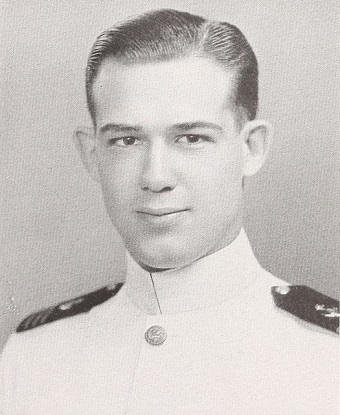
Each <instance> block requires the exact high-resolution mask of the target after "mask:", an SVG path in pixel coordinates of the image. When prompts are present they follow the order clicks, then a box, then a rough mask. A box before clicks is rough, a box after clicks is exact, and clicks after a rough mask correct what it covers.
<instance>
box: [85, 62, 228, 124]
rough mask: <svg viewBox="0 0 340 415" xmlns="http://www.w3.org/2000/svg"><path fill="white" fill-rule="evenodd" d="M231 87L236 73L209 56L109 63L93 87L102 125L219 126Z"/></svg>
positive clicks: (103, 65) (97, 114) (98, 122)
mask: <svg viewBox="0 0 340 415" xmlns="http://www.w3.org/2000/svg"><path fill="white" fill-rule="evenodd" d="M232 87H233V76H232V72H230V71H226V70H224V69H222V68H221V67H220V66H218V64H216V63H215V62H213V61H211V60H209V59H206V58H199V57H189V58H183V59H178V60H172V61H168V62H156V63H154V62H152V63H143V64H135V63H134V64H129V65H126V64H125V65H123V64H120V63H117V62H115V61H113V60H112V59H107V60H106V61H104V62H103V64H102V66H101V68H100V71H99V73H98V76H97V78H96V80H95V82H94V85H93V96H94V103H95V109H96V119H97V125H98V126H100V125H102V124H104V123H105V122H112V121H114V122H117V123H131V124H135V123H138V124H139V125H143V124H154V123H158V124H171V123H180V122H190V121H196V120H197V119H202V120H206V121H211V122H218V121H220V118H221V117H222V116H225V104H226V101H227V99H228V97H229V96H230V94H231V91H232Z"/></svg>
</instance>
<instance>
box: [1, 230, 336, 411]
mask: <svg viewBox="0 0 340 415" xmlns="http://www.w3.org/2000/svg"><path fill="white" fill-rule="evenodd" d="M152 277H153V283H154V286H153V284H152V280H151V276H150V274H148V273H147V272H146V271H144V270H142V269H141V268H140V267H139V266H138V265H137V264H136V263H135V262H134V261H133V260H132V259H131V257H130V256H128V271H127V277H126V283H125V285H124V286H123V288H122V289H121V290H120V291H119V293H118V294H117V295H116V296H115V297H113V298H111V299H110V300H108V301H106V302H105V303H103V304H101V305H99V306H97V307H94V308H93V309H92V310H91V311H90V312H88V313H83V314H79V315H77V316H74V317H70V318H66V319H63V320H59V321H56V322H53V323H50V324H46V325H44V326H41V327H38V328H35V329H32V330H28V331H25V332H23V333H17V334H14V335H12V336H11V338H10V340H9V342H8V344H7V346H6V348H5V351H4V353H3V359H2V369H1V370H2V371H1V375H2V384H1V390H0V396H1V398H0V403H1V404H0V405H1V408H2V411H3V412H1V413H2V414H5V415H66V414H67V415H78V414H79V415H94V414H100V415H109V414H110V415H123V414H128V415H156V414H157V415H159V414H162V415H170V414H171V415H174V414H176V415H177V414H183V415H203V414H204V415H222V414H223V415H229V414H230V415H247V414H251V415H268V414H273V415H335V414H338V410H339V408H338V402H337V399H338V391H337V376H338V370H337V369H338V364H337V346H338V343H337V338H336V336H335V335H333V334H332V333H329V332H326V331H325V330H321V329H318V328H316V329H315V328H314V327H313V326H312V325H307V324H306V323H301V322H300V321H299V320H297V319H296V318H294V317H293V316H291V315H290V314H289V313H286V312H284V311H281V310H279V309H278V308H276V307H275V306H274V304H273V301H272V298H271V294H270V288H271V286H273V285H283V284H285V283H284V282H283V281H281V280H278V279H277V278H275V277H273V276H272V275H271V274H269V273H268V272H266V271H264V270H263V269H262V268H261V267H260V265H259V264H258V263H257V261H256V259H255V257H254V255H253V253H252V250H251V247H250V245H249V242H248V239H247V237H246V235H245V233H244V231H242V232H241V233H240V235H239V236H238V238H237V239H236V240H235V241H234V242H233V243H231V244H230V245H228V246H227V247H225V248H224V249H222V250H220V251H218V252H216V253H214V254H212V255H210V256H208V257H205V258H203V259H201V260H199V261H197V262H195V263H194V264H192V265H190V266H188V267H186V268H184V269H179V270H172V271H166V272H163V273H158V274H153V275H152ZM155 291H156V293H157V297H158V302H159V304H158V302H157V299H156V296H155ZM160 310H161V312H162V314H160ZM153 325H158V326H161V327H162V328H163V329H164V330H165V332H166V334H167V338H166V340H165V341H164V343H163V344H161V345H157V346H155V345H151V344H149V343H148V342H147V341H146V339H145V332H146V331H147V330H148V329H149V328H150V327H151V326H153ZM1 399H2V400H1Z"/></svg>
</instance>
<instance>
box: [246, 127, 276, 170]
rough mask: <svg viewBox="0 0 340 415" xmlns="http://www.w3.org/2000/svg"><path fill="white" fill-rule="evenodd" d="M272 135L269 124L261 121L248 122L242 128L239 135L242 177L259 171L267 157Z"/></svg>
mask: <svg viewBox="0 0 340 415" xmlns="http://www.w3.org/2000/svg"><path fill="white" fill-rule="evenodd" d="M272 134H273V129H272V126H271V124H270V123H268V122H267V121H263V120H253V121H249V122H247V124H246V125H245V126H244V127H243V129H242V131H241V133H240V135H241V139H242V141H243V144H242V145H243V175H244V176H252V175H254V174H255V173H257V172H258V171H259V170H260V169H261V167H262V166H263V164H264V162H265V161H266V158H267V155H268V151H269V147H270V143H271V139H272Z"/></svg>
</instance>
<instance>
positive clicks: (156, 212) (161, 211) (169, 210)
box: [137, 207, 188, 216]
mask: <svg viewBox="0 0 340 415" xmlns="http://www.w3.org/2000/svg"><path fill="white" fill-rule="evenodd" d="M186 210H188V209H185V208H176V207H164V208H148V207H144V208H141V209H138V210H137V213H142V214H145V215H150V216H166V215H173V214H174V213H179V212H185V211H186Z"/></svg>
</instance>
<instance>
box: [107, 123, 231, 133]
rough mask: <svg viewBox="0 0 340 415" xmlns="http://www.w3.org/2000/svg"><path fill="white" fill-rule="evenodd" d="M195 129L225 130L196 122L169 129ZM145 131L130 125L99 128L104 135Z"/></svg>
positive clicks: (109, 125) (110, 124) (177, 125)
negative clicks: (107, 133)
mask: <svg viewBox="0 0 340 415" xmlns="http://www.w3.org/2000/svg"><path fill="white" fill-rule="evenodd" d="M195 128H206V129H211V130H216V131H218V132H223V128H222V127H221V126H220V125H218V124H214V123H211V122H207V121H194V122H185V123H179V124H174V125H172V126H171V127H169V128H168V130H170V131H190V130H193V129H195ZM142 130H143V128H142V127H140V126H138V125H136V126H134V125H129V124H114V123H108V124H105V125H103V126H102V127H100V128H99V131H100V132H101V133H102V134H104V133H106V132H107V131H115V132H124V133H131V132H141V131H142Z"/></svg>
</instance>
